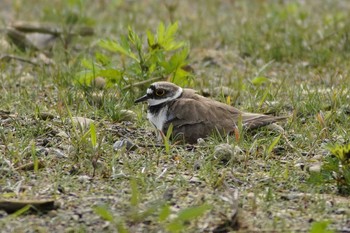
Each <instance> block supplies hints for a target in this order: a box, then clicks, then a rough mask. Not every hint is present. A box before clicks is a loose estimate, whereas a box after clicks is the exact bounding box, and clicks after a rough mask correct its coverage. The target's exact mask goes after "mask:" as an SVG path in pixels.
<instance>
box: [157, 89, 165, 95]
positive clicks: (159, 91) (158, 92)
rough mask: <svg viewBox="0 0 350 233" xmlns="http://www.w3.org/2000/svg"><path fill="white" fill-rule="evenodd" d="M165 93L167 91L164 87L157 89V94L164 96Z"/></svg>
mask: <svg viewBox="0 0 350 233" xmlns="http://www.w3.org/2000/svg"><path fill="white" fill-rule="evenodd" d="M164 94H165V91H164V90H163V89H158V90H156V95H157V96H163V95H164Z"/></svg>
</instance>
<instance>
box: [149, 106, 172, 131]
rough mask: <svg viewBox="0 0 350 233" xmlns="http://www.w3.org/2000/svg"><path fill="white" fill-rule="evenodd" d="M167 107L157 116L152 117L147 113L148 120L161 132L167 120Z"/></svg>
mask: <svg viewBox="0 0 350 233" xmlns="http://www.w3.org/2000/svg"><path fill="white" fill-rule="evenodd" d="M167 112H168V106H165V107H163V108H162V109H161V110H160V111H159V113H158V114H156V115H153V114H151V113H150V112H149V111H148V112H147V118H148V120H149V121H150V122H151V123H152V124H153V125H154V126H155V127H156V128H157V129H158V130H160V131H163V126H164V123H165V122H166V120H167Z"/></svg>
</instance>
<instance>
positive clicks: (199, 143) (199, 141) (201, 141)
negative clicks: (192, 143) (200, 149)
mask: <svg viewBox="0 0 350 233" xmlns="http://www.w3.org/2000/svg"><path fill="white" fill-rule="evenodd" d="M197 144H198V145H199V146H204V145H205V144H206V142H205V140H204V139H203V138H198V139H197Z"/></svg>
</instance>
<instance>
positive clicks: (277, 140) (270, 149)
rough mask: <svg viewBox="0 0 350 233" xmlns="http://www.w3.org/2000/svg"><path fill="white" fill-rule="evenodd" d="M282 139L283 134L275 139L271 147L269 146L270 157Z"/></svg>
mask: <svg viewBox="0 0 350 233" xmlns="http://www.w3.org/2000/svg"><path fill="white" fill-rule="evenodd" d="M280 139H281V134H280V135H279V136H277V137H275V139H273V141H272V143H271V145H270V146H269V148H268V149H267V154H268V155H270V154H271V152H272V150H273V148H275V146H276V145H277V143H278V142H279V141H280Z"/></svg>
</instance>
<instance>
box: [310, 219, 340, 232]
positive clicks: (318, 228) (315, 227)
mask: <svg viewBox="0 0 350 233" xmlns="http://www.w3.org/2000/svg"><path fill="white" fill-rule="evenodd" d="M329 224H330V221H320V222H314V223H312V225H311V228H310V230H309V233H333V232H334V231H332V230H328V229H327V228H328V226H329Z"/></svg>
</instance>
